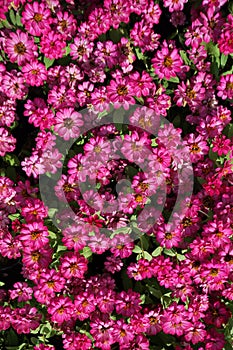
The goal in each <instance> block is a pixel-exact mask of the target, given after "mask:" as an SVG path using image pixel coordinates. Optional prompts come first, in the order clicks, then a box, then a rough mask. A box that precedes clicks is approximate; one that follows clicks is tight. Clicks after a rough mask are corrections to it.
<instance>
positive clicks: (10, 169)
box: [6, 166, 17, 181]
mask: <svg viewBox="0 0 233 350" xmlns="http://www.w3.org/2000/svg"><path fill="white" fill-rule="evenodd" d="M6 176H8V177H9V178H10V179H11V180H12V181H16V178H17V174H16V170H15V168H14V167H13V166H8V167H7V169H6Z"/></svg>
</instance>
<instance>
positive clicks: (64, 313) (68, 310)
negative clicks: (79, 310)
mask: <svg viewBox="0 0 233 350" xmlns="http://www.w3.org/2000/svg"><path fill="white" fill-rule="evenodd" d="M73 312H74V305H73V303H72V301H71V299H70V298H69V297H65V296H59V297H56V298H54V299H53V300H52V301H51V303H50V305H49V307H48V313H49V314H50V315H51V320H52V321H53V322H57V323H58V324H62V323H63V322H64V321H68V320H69V319H70V317H71V316H72V315H73Z"/></svg>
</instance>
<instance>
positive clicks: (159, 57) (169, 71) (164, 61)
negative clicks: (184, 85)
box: [151, 41, 183, 79]
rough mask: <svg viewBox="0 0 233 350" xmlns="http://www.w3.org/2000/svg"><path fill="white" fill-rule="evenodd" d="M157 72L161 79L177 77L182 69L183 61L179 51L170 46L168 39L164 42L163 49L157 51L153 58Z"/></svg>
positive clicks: (153, 64)
mask: <svg viewBox="0 0 233 350" xmlns="http://www.w3.org/2000/svg"><path fill="white" fill-rule="evenodd" d="M151 62H152V66H153V68H154V70H155V73H156V74H157V75H158V76H159V78H160V79H163V78H166V79H170V78H171V77H176V74H177V73H179V72H180V71H181V66H182V65H183V61H182V59H181V57H180V55H179V53H178V49H176V48H174V47H171V48H170V47H169V45H168V44H167V43H166V41H164V42H163V46H162V50H158V51H157V52H156V56H155V57H154V58H153V59H152V60H151Z"/></svg>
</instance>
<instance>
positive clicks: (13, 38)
mask: <svg viewBox="0 0 233 350" xmlns="http://www.w3.org/2000/svg"><path fill="white" fill-rule="evenodd" d="M5 50H6V53H7V54H8V56H9V58H10V61H11V62H12V63H14V62H17V64H18V65H19V66H22V65H23V64H24V63H25V62H29V61H31V59H32V58H36V57H37V56H38V53H37V46H36V45H35V43H34V40H33V39H31V38H30V37H29V35H28V34H27V33H24V32H22V31H21V30H19V29H18V30H17V31H16V32H15V33H14V32H11V35H10V37H9V38H7V39H6V43H5Z"/></svg>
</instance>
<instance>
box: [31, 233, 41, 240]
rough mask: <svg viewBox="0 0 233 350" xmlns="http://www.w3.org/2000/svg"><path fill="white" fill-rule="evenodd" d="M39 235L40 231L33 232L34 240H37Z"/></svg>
mask: <svg viewBox="0 0 233 350" xmlns="http://www.w3.org/2000/svg"><path fill="white" fill-rule="evenodd" d="M39 236H40V232H38V231H34V232H31V238H32V239H33V240H36V239H37V238H38V237H39Z"/></svg>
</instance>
